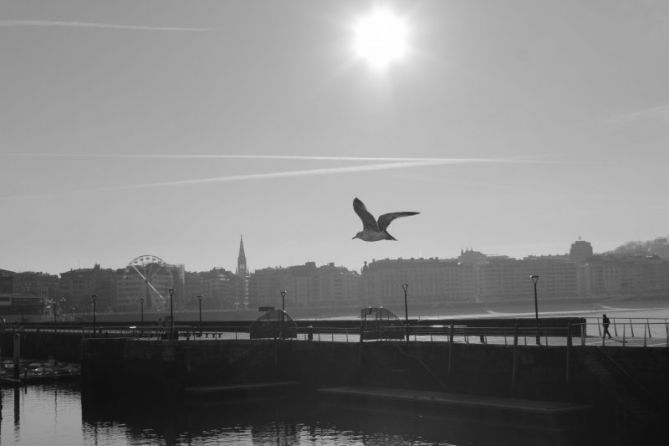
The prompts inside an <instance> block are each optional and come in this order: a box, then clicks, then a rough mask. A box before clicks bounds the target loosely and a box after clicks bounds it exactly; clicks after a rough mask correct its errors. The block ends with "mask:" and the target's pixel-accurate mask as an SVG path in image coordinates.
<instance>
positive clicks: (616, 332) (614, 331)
mask: <svg viewBox="0 0 669 446" xmlns="http://www.w3.org/2000/svg"><path fill="white" fill-rule="evenodd" d="M613 334H615V335H616V338H617V337H618V324H616V318H615V317H614V318H613Z"/></svg>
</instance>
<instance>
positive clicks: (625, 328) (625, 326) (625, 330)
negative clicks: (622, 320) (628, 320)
mask: <svg viewBox="0 0 669 446" xmlns="http://www.w3.org/2000/svg"><path fill="white" fill-rule="evenodd" d="M625 336H627V325H623V347H624V346H625Z"/></svg>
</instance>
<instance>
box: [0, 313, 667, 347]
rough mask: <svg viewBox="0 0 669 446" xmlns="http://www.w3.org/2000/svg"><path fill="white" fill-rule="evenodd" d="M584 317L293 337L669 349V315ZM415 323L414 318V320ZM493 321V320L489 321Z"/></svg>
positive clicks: (344, 327) (340, 329)
mask: <svg viewBox="0 0 669 446" xmlns="http://www.w3.org/2000/svg"><path fill="white" fill-rule="evenodd" d="M581 320H582V321H583V320H584V321H585V322H569V323H568V324H554V323H553V324H550V325H543V323H542V320H541V319H540V320H539V322H540V324H539V327H538V328H537V327H536V326H534V325H533V324H529V323H527V321H526V320H525V321H523V322H525V323H523V324H522V325H510V324H509V323H508V321H507V323H499V325H497V324H496V320H495V319H491V320H487V321H486V324H481V323H477V324H476V326H472V325H465V324H460V323H458V321H453V322H451V323H450V324H434V325H428V324H425V323H423V324H415V323H410V324H409V326H408V330H406V331H405V326H404V324H403V323H399V322H396V321H395V323H393V324H390V325H385V326H380V327H379V326H374V327H366V328H365V329H364V331H362V330H361V327H360V326H359V325H358V326H356V325H355V324H353V323H352V321H346V322H345V323H339V322H333V323H332V325H330V324H319V325H318V326H316V327H312V326H304V325H298V327H297V337H296V338H294V339H292V340H293V341H308V342H344V343H346V342H348V343H351V342H361V339H360V338H361V332H362V333H363V340H362V341H363V342H389V341H392V342H398V341H404V340H405V333H406V332H408V336H409V341H411V342H453V343H464V344H491V345H514V343H517V344H518V345H528V346H530V345H537V343H536V338H537V336H538V337H539V340H540V342H539V344H538V346H543V347H546V346H566V345H568V344H570V345H572V346H586V345H590V346H606V347H665V348H669V320H668V319H666V318H611V319H610V325H609V327H608V332H609V334H610V335H611V337H610V338H609V336H608V335H606V334H605V331H604V328H603V325H602V320H601V318H584V319H581ZM410 322H415V321H410ZM487 322H489V324H487ZM249 327H250V323H234V324H220V325H219V324H207V325H206V326H201V325H200V324H197V323H195V324H175V327H174V330H175V336H174V337H173V338H174V339H178V340H185V341H201V340H210V341H211V340H226V341H230V340H238V341H242V340H245V341H248V340H250V334H249ZM4 330H5V331H14V332H25V333H71V334H79V335H81V336H84V337H126V338H135V339H141V340H156V339H166V338H168V337H169V326H160V325H155V324H154V325H149V324H145V325H127V324H125V325H120V324H113V325H112V324H106V325H104V326H96V327H92V326H90V325H73V324H68V325H61V324H51V325H49V324H40V325H37V326H36V325H21V326H19V325H16V326H6V327H4Z"/></svg>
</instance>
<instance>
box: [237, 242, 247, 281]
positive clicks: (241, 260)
mask: <svg viewBox="0 0 669 446" xmlns="http://www.w3.org/2000/svg"><path fill="white" fill-rule="evenodd" d="M248 274H249V270H248V268H247V266H246V254H245V253H244V238H243V237H242V236H240V237H239V255H238V256H237V275H238V276H242V277H246V276H248Z"/></svg>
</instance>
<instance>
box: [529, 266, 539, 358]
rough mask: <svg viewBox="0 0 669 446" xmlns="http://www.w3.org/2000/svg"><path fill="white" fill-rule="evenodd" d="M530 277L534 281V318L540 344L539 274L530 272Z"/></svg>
mask: <svg viewBox="0 0 669 446" xmlns="http://www.w3.org/2000/svg"><path fill="white" fill-rule="evenodd" d="M530 279H532V283H534V320H535V321H536V324H537V345H541V336H540V335H539V304H538V303H537V282H539V276H537V275H536V274H532V275H531V276H530Z"/></svg>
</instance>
